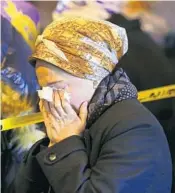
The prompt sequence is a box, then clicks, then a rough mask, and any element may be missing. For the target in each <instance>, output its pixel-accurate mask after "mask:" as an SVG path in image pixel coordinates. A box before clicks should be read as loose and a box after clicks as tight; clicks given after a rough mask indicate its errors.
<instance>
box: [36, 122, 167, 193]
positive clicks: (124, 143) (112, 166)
mask: <svg viewBox="0 0 175 193" xmlns="http://www.w3.org/2000/svg"><path fill="white" fill-rule="evenodd" d="M124 125H125V127H126V125H127V127H130V129H128V130H127V131H126V132H123V133H120V134H119V135H118V134H117V130H120V129H121V128H122V127H123V126H124ZM132 125H133V124H132V122H130V124H129V123H127V122H122V123H117V124H116V125H115V126H114V127H113V128H112V129H111V130H110V132H109V133H108V135H107V136H106V137H105V140H103V142H101V151H100V152H99V157H98V160H97V162H96V164H95V165H94V166H92V167H90V166H89V164H88V156H87V153H86V149H85V146H84V143H83V141H82V139H81V138H80V137H78V136H72V137H70V138H67V139H65V140H64V141H61V142H60V143H58V144H56V145H54V146H53V147H51V148H48V149H47V150H45V151H42V152H40V153H39V154H38V155H37V160H38V163H39V164H40V166H41V168H42V171H43V172H44V174H45V176H46V177H47V179H48V181H49V184H50V185H51V187H52V189H53V191H54V193H98V192H104V193H131V192H134V193H141V192H149V193H155V192H164V193H165V192H170V186H171V161H170V159H169V157H166V158H163V154H164V153H163V152H166V151H167V152H168V147H167V146H166V145H164V143H165V144H166V142H165V141H164V140H163V141H161V140H159V139H160V138H159V137H158V140H155V136H156V135H160V133H159V132H157V131H158V130H159V129H160V126H159V124H158V126H155V127H153V126H151V125H150V124H146V123H143V124H139V125H135V126H134V127H132ZM156 127H159V128H156ZM162 133H163V132H162ZM162 135H163V134H162ZM161 139H164V138H161ZM162 144H163V145H162ZM158 147H160V148H158ZM167 155H168V154H167ZM160 159H161V160H162V161H160ZM167 159H169V161H168V162H166V161H165V160H167ZM165 163H168V165H167V166H166V167H167V168H166V169H167V171H168V174H170V175H166V174H165V175H164V176H163V177H162V176H161V180H162V183H167V182H168V183H167V184H169V185H168V186H167V187H166V190H162V187H161V186H160V184H156V185H155V182H157V183H161V181H160V180H158V179H159V176H160V175H162V174H161V168H162V167H165V165H164V164H165ZM153 181H155V182H153ZM143 182H144V183H143ZM152 183H153V184H154V185H153V187H152ZM155 187H156V190H155V189H154V188H155ZM157 187H160V191H157Z"/></svg>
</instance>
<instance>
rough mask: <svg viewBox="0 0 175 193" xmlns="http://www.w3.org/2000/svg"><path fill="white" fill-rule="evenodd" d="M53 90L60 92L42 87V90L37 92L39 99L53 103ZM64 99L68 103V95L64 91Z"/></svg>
mask: <svg viewBox="0 0 175 193" xmlns="http://www.w3.org/2000/svg"><path fill="white" fill-rule="evenodd" d="M53 90H62V89H57V88H52V87H48V86H47V87H43V88H42V90H38V96H39V98H40V99H45V100H47V101H48V102H53ZM64 97H65V99H66V100H67V101H69V102H70V93H68V92H66V91H64Z"/></svg>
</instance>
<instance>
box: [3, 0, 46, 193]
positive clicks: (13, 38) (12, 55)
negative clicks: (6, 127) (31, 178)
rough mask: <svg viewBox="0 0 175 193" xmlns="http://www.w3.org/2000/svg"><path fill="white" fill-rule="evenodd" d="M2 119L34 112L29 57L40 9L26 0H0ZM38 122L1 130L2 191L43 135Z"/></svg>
mask: <svg viewBox="0 0 175 193" xmlns="http://www.w3.org/2000/svg"><path fill="white" fill-rule="evenodd" d="M1 27H2V28H1V110H2V111H1V119H4V118H9V117H14V116H19V115H20V116H21V115H26V114H29V113H32V112H34V111H35V110H36V107H37V95H36V89H38V82H37V79H36V75H35V72H34V69H33V68H32V67H31V66H30V65H29V64H28V57H29V56H30V55H31V53H32V50H33V49H34V43H35V40H36V37H37V35H38V33H39V13H38V11H37V9H36V8H35V7H34V6H33V5H31V4H29V3H27V2H23V1H2V2H1ZM44 136H45V135H44V133H43V132H42V131H40V130H39V127H38V126H37V125H29V126H25V127H23V128H18V129H14V130H10V131H7V132H5V131H4V132H1V139H2V140H1V150H2V152H1V169H2V170H1V182H2V187H1V188H2V192H4V190H5V189H6V188H7V187H8V186H9V185H10V184H11V182H12V180H13V179H14V177H15V175H16V172H17V170H18V166H19V164H20V163H21V161H22V159H23V155H24V153H25V152H27V151H28V149H29V148H30V147H31V146H32V144H33V143H35V142H36V141H37V140H39V139H41V138H42V137H44Z"/></svg>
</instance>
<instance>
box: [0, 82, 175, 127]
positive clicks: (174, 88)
mask: <svg viewBox="0 0 175 193" xmlns="http://www.w3.org/2000/svg"><path fill="white" fill-rule="evenodd" d="M171 97H175V84H174V85H169V86H163V87H159V88H155V89H149V90H145V91H141V92H139V93H138V100H139V101H140V102H149V101H155V100H160V99H165V98H171ZM43 121H44V119H43V116H42V113H41V112H39V113H34V114H31V115H26V116H21V117H12V118H8V119H4V120H1V121H0V125H2V130H1V131H6V130H10V129H14V128H19V127H23V126H25V125H30V124H36V123H41V122H43Z"/></svg>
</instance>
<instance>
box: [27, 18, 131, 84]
mask: <svg viewBox="0 0 175 193" xmlns="http://www.w3.org/2000/svg"><path fill="white" fill-rule="evenodd" d="M127 49H128V41H127V36H126V32H125V29H123V28H121V27H119V26H117V25H114V24H112V23H110V22H105V21H98V20H90V19H85V18H82V17H75V18H72V19H70V18H61V19H59V20H56V21H55V22H53V23H51V24H50V25H49V26H48V27H46V29H45V30H44V32H43V34H42V35H40V36H38V38H37V41H36V49H35V52H34V54H33V55H32V57H31V58H30V60H31V61H32V60H36V59H41V60H44V61H46V62H49V63H51V64H53V65H56V66H58V67H59V68H61V69H63V70H65V71H67V72H69V73H71V74H73V75H75V76H77V77H80V78H85V79H89V80H95V81H101V80H102V79H103V78H104V77H105V76H106V75H108V74H109V73H110V72H112V70H113V69H114V68H115V66H116V64H117V63H118V60H119V59H120V58H121V57H122V56H123V55H124V54H125V53H126V51H127Z"/></svg>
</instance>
